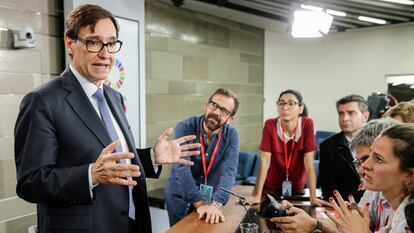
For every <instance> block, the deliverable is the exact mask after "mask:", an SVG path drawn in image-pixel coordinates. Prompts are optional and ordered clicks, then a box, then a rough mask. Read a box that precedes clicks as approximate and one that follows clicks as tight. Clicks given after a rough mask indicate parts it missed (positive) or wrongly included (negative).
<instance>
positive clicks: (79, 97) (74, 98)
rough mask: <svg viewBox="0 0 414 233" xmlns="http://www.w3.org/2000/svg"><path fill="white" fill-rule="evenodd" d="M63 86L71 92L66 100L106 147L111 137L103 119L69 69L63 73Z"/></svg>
mask: <svg viewBox="0 0 414 233" xmlns="http://www.w3.org/2000/svg"><path fill="white" fill-rule="evenodd" d="M62 87H63V88H64V89H66V90H68V91H69V92H70V93H69V94H68V95H67V96H66V101H67V102H68V104H69V105H70V106H71V107H72V109H73V110H74V111H75V113H76V114H77V115H78V117H79V118H80V119H81V120H82V122H83V123H84V124H85V125H86V127H87V128H88V129H89V130H90V131H91V132H92V133H93V134H94V135H95V136H96V137H97V138H98V139H99V141H100V142H101V144H102V146H104V147H106V146H107V145H109V144H110V143H111V139H110V137H109V135H108V133H107V132H106V129H105V126H104V125H103V123H102V120H101V119H100V117H99V115H98V113H97V112H96V111H95V109H94V108H93V106H92V104H91V102H90V100H89V99H88V97H87V96H86V94H85V92H84V91H83V89H82V86H81V85H80V84H79V82H78V80H76V78H75V76H74V75H73V73H72V72H71V71H70V70H69V69H67V70H66V71H65V72H63V74H62Z"/></svg>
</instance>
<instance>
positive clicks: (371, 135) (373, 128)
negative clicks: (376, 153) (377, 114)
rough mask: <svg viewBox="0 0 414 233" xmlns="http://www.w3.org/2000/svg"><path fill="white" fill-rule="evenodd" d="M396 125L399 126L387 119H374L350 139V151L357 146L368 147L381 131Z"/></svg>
mask: <svg viewBox="0 0 414 233" xmlns="http://www.w3.org/2000/svg"><path fill="white" fill-rule="evenodd" d="M396 124H400V122H399V121H396V120H394V119H392V118H389V117H385V118H380V119H375V120H372V121H370V122H368V123H366V124H365V125H364V126H363V127H362V128H360V129H359V130H358V131H357V132H356V133H355V135H354V137H353V138H352V141H351V150H355V149H356V148H357V147H358V146H368V147H370V146H371V145H372V143H373V142H374V139H375V138H376V137H377V136H378V135H380V133H381V132H382V131H383V130H385V129H387V128H389V127H391V126H393V125H396Z"/></svg>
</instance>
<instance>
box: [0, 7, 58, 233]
mask: <svg viewBox="0 0 414 233" xmlns="http://www.w3.org/2000/svg"><path fill="white" fill-rule="evenodd" d="M62 10H63V8H62V3H61V1H56V0H31V1H26V0H3V1H0V26H1V27H5V28H9V29H12V30H19V29H20V28H22V27H24V26H27V25H29V26H31V27H32V28H33V29H34V32H35V38H36V44H37V46H36V48H31V49H10V48H1V49H0V109H1V110H0V233H6V232H7V233H12V232H13V233H14V232H16V233H26V232H27V227H28V226H29V225H32V224H34V223H35V222H36V206H35V205H33V204H29V203H27V202H25V201H23V200H21V199H19V198H18V197H17V196H16V192H15V188H16V170H15V164H14V152H13V144H14V140H13V129H14V123H15V120H16V117H17V114H18V108H19V104H20V101H21V99H22V97H23V96H24V95H25V94H26V93H27V92H29V91H30V90H32V89H33V88H35V87H37V86H38V85H40V84H42V83H44V82H46V81H48V80H50V79H51V78H53V77H55V76H56V75H57V74H59V73H60V72H61V71H62V70H63V67H64V62H63V60H64V57H63V55H62V52H63V51H64V50H63V40H62V34H63V27H62V25H63V23H62V17H63V16H62V15H63V12H62ZM2 39H4V38H2ZM2 42H4V41H2Z"/></svg>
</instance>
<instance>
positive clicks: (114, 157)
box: [92, 140, 141, 186]
mask: <svg viewBox="0 0 414 233" xmlns="http://www.w3.org/2000/svg"><path fill="white" fill-rule="evenodd" d="M118 144H119V141H118V140H117V141H115V142H112V143H111V144H109V145H108V146H107V147H105V148H104V149H103V150H102V152H101V154H100V155H99V157H98V159H97V160H96V161H95V163H94V164H92V182H93V184H94V185H95V184H115V185H128V186H135V185H137V182H136V181H134V180H133V179H127V177H138V176H140V175H141V172H140V171H139V166H137V165H134V164H126V163H116V161H118V160H121V159H132V158H134V154H133V153H129V152H123V153H112V152H113V151H114V150H115V149H116V147H117V146H118Z"/></svg>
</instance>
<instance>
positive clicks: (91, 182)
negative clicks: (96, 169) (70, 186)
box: [88, 163, 99, 200]
mask: <svg viewBox="0 0 414 233" xmlns="http://www.w3.org/2000/svg"><path fill="white" fill-rule="evenodd" d="M92 164H93V163H91V164H89V168H88V183H89V194H90V195H91V200H92V199H93V192H92V189H94V188H95V187H96V186H98V184H99V183H97V184H95V185H94V184H93V181H92Z"/></svg>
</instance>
